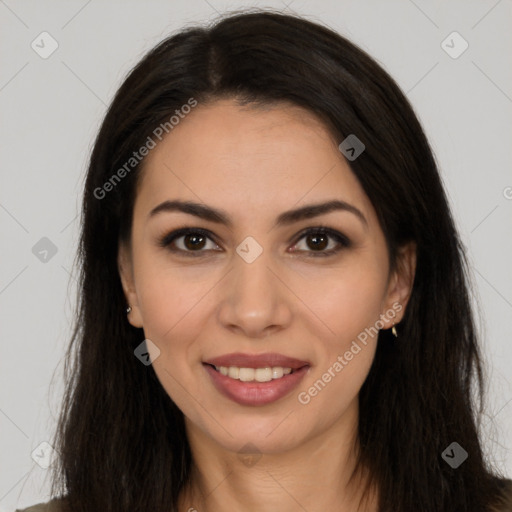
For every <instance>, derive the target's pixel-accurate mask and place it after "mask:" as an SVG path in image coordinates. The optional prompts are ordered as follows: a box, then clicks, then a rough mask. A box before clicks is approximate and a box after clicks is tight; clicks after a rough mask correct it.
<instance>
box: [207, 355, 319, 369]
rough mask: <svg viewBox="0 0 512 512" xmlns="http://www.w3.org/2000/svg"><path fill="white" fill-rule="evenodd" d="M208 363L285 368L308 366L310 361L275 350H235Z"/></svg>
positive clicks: (244, 366)
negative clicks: (254, 352) (277, 352)
mask: <svg viewBox="0 0 512 512" xmlns="http://www.w3.org/2000/svg"><path fill="white" fill-rule="evenodd" d="M204 362H205V363H206V364H212V365H214V366H238V367H239V368H265V367H273V366H282V367H283V368H292V369H298V368H302V367H303V366H308V365H309V362H308V361H301V360H300V359H296V358H294V357H287V356H284V355H282V354H276V353H274V352H267V353H264V354H242V353H241V352H235V353H232V354H224V355H222V356H218V357H213V358H212V359H208V361H204Z"/></svg>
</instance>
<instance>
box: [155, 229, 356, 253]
mask: <svg viewBox="0 0 512 512" xmlns="http://www.w3.org/2000/svg"><path fill="white" fill-rule="evenodd" d="M189 234H194V235H201V236H204V237H206V238H209V239H210V240H211V241H212V242H214V243H215V244H217V242H215V240H214V239H213V238H212V236H213V234H212V233H211V232H210V231H208V230H206V229H202V228H180V229H177V230H175V231H172V232H170V233H168V234H166V235H165V236H163V237H162V238H161V239H160V240H159V241H158V245H159V246H160V247H163V248H167V249H168V250H170V251H171V252H179V253H182V254H183V255H186V256H187V257H188V256H190V257H193V258H196V257H198V256H202V253H204V252H206V251H204V250H197V251H188V250H184V249H176V248H172V249H171V248H169V246H170V245H171V243H173V242H174V241H175V240H177V239H178V238H181V237H182V236H184V235H189ZM308 235H326V236H329V237H331V238H332V239H334V240H335V241H336V242H338V244H339V246H338V247H337V248H336V249H330V250H329V251H319V252H316V251H297V252H306V253H310V254H308V255H307V256H306V257H308V258H309V257H312V258H318V257H320V258H322V257H327V256H334V255H335V254H337V253H338V252H340V251H341V250H342V249H344V248H345V249H346V248H349V247H351V245H352V242H351V241H350V240H349V239H348V238H347V237H346V236H345V235H343V234H341V233H339V232H338V231H335V230H334V229H331V228H328V227H325V226H317V227H315V228H308V229H306V230H304V231H302V232H301V233H300V234H299V236H298V238H297V240H296V242H295V243H294V244H293V245H294V246H295V245H296V244H298V242H300V241H301V240H302V239H303V238H305V237H306V236H308ZM217 245H218V244H217ZM194 253H197V254H194Z"/></svg>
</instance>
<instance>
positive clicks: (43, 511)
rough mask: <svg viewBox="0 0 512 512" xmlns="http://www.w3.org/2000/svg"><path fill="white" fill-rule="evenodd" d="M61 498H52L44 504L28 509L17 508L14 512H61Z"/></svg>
mask: <svg viewBox="0 0 512 512" xmlns="http://www.w3.org/2000/svg"><path fill="white" fill-rule="evenodd" d="M61 507H62V498H54V499H53V500H51V501H47V502H45V503H38V504H37V505H32V506H30V507H28V508H17V509H16V510H15V511H14V512H62V508H61Z"/></svg>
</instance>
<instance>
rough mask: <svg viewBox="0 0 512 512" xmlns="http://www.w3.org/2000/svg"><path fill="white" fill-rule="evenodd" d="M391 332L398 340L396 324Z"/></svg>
mask: <svg viewBox="0 0 512 512" xmlns="http://www.w3.org/2000/svg"><path fill="white" fill-rule="evenodd" d="M391 332H392V333H393V336H394V337H395V338H398V334H397V332H396V327H395V324H393V327H391Z"/></svg>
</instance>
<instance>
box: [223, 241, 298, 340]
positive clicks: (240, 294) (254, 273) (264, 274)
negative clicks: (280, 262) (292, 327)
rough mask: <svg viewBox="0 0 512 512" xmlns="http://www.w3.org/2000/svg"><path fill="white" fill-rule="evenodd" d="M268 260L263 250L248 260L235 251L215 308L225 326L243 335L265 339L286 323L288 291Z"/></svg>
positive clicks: (290, 313)
mask: <svg viewBox="0 0 512 512" xmlns="http://www.w3.org/2000/svg"><path fill="white" fill-rule="evenodd" d="M271 260H272V257H271V254H270V253H269V252H267V251H265V250H264V251H263V252H262V253H261V254H260V255H259V256H258V257H257V258H256V259H255V260H254V261H252V262H251V263H249V262H248V261H246V260H244V259H243V258H242V257H240V256H239V255H238V254H237V255H236V256H235V257H234V261H233V268H232V270H231V271H230V272H229V273H228V275H227V276H226V280H225V282H224V286H223V291H222V299H221V304H220V307H219V310H218V318H219V321H220V322H221V324H222V325H223V326H224V327H225V328H227V329H230V330H232V331H238V334H239V335H242V336H245V337H250V338H265V337H267V336H269V335H270V334H271V333H273V332H276V331H279V330H281V329H285V328H286V327H288V326H289V324H290V321H291V317H292V311H291V302H290V301H291V298H290V295H291V292H290V290H289V289H288V288H287V286H286V285H285V284H284V282H283V281H284V280H283V279H282V278H281V277H280V276H279V275H278V273H277V272H276V270H274V268H273V267H275V264H274V265H273V263H272V261H271Z"/></svg>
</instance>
